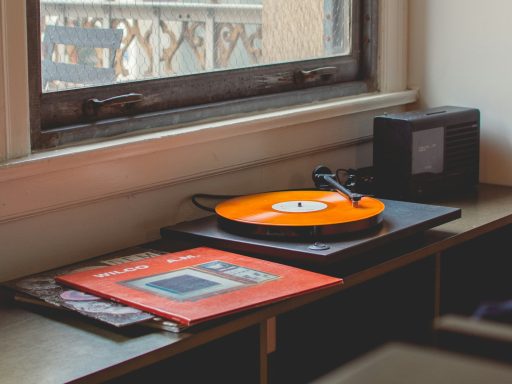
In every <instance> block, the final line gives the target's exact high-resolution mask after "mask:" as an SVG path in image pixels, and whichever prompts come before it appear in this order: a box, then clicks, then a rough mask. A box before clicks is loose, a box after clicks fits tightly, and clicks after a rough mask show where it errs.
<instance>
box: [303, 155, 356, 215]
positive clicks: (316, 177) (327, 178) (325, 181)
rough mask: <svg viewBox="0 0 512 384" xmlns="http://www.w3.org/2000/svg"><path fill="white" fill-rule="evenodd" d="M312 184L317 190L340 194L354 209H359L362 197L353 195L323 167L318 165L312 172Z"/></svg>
mask: <svg viewBox="0 0 512 384" xmlns="http://www.w3.org/2000/svg"><path fill="white" fill-rule="evenodd" d="M313 182H314V183H315V186H316V187H317V188H318V189H324V190H325V189H329V190H332V189H334V190H335V191H337V192H339V193H341V194H342V195H344V196H345V197H346V198H348V199H349V200H350V201H351V202H352V206H353V207H354V208H357V207H359V200H361V198H362V197H363V196H364V195H362V194H360V193H354V192H352V191H350V190H349V189H347V188H345V187H344V186H343V185H341V184H340V183H338V181H336V175H335V174H334V173H332V172H331V170H330V169H329V168H327V167H326V166H323V165H319V166H317V167H316V168H315V169H314V170H313Z"/></svg>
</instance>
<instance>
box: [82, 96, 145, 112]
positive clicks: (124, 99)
mask: <svg viewBox="0 0 512 384" xmlns="http://www.w3.org/2000/svg"><path fill="white" fill-rule="evenodd" d="M142 100H144V95H142V94H140V93H127V94H126V95H119V96H114V97H109V98H108V99H104V100H99V99H89V100H87V103H88V104H90V105H92V107H93V108H94V109H97V108H100V107H113V106H116V105H121V106H123V105H126V104H133V103H138V102H141V101H142Z"/></svg>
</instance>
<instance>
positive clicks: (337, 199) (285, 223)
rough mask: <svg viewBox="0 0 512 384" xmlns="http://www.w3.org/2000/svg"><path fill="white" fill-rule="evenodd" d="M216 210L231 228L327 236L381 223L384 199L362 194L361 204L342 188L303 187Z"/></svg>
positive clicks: (252, 197)
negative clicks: (315, 188) (335, 190)
mask: <svg viewBox="0 0 512 384" xmlns="http://www.w3.org/2000/svg"><path fill="white" fill-rule="evenodd" d="M215 211H216V213H217V215H218V217H219V222H220V224H222V225H223V226H225V227H226V228H227V229H228V230H238V231H242V232H246V233H247V232H249V233H252V234H255V235H280V236H325V235H335V234H339V233H347V232H354V231H360V230H364V229H368V228H370V227H373V226H375V225H377V224H379V223H380V222H381V221H382V219H381V213H382V212H383V211H384V203H382V202H381V201H380V200H377V199H374V198H371V197H366V196H365V197H362V198H361V200H360V201H359V202H358V206H357V207H353V206H352V201H350V199H348V198H347V197H346V196H345V195H343V194H341V193H338V192H331V191H322V190H300V191H279V192H267V193H260V194H255V195H247V196H242V197H236V198H233V199H229V200H226V201H224V202H222V203H219V204H218V205H217V206H216V208H215Z"/></svg>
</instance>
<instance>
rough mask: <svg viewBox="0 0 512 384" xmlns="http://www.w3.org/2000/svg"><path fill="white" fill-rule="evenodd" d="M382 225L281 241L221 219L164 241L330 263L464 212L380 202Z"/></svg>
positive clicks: (175, 229)
mask: <svg viewBox="0 0 512 384" xmlns="http://www.w3.org/2000/svg"><path fill="white" fill-rule="evenodd" d="M381 201H382V202H383V203H384V204H385V206H386V208H385V210H384V212H383V213H382V221H381V223H380V224H379V225H378V226H375V227H373V228H371V229H370V230H365V231H360V232H356V233H348V234H341V235H337V236H326V237H318V238H313V237H304V238H296V237H294V238H287V237H282V238H276V237H265V236H261V237H260V236H247V235H244V234H241V233H237V232H236V231H230V230H228V229H227V228H225V227H224V226H221V225H220V224H219V220H218V217H217V216H216V215H213V216H209V217H205V218H202V219H198V220H194V221H188V222H183V223H179V224H177V225H173V226H169V227H165V228H162V229H161V231H160V232H161V235H162V237H163V238H165V239H170V240H175V241H181V242H188V243H191V244H195V245H197V246H200V245H205V246H211V247H216V248H220V249H225V250H229V251H233V252H241V253H246V254H250V255H261V256H263V257H267V258H269V259H274V260H276V261H279V260H289V261H291V262H301V263H308V264H311V263H314V264H330V263H335V262H340V261H343V260H347V259H349V258H353V257H354V256H356V255H359V254H362V253H366V252H369V251H373V250H376V248H377V247H380V246H383V245H385V244H386V245H388V244H390V243H391V242H394V241H396V240H398V239H405V238H409V237H412V236H414V235H418V234H421V233H422V232H423V231H425V230H427V229H430V228H433V227H436V226H438V225H441V224H444V223H447V222H449V221H452V220H455V219H458V218H460V217H461V210H460V208H453V207H444V206H438V205H430V204H418V203H411V202H403V201H394V200H385V199H381Z"/></svg>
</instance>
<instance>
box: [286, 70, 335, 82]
mask: <svg viewBox="0 0 512 384" xmlns="http://www.w3.org/2000/svg"><path fill="white" fill-rule="evenodd" d="M336 71H337V68H336V67H321V68H315V69H311V70H308V71H307V70H305V69H301V70H298V71H297V72H295V73H294V80H295V82H296V83H304V82H306V81H315V80H329V79H330V78H331V77H332V76H333V75H335V74H336Z"/></svg>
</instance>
